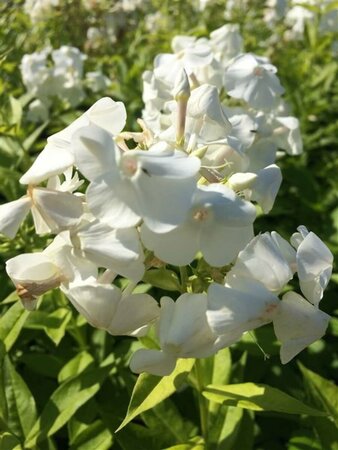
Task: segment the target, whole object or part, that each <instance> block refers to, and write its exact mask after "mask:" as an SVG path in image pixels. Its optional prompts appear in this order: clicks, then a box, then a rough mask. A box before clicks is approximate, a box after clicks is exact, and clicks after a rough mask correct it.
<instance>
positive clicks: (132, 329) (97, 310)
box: [62, 278, 159, 336]
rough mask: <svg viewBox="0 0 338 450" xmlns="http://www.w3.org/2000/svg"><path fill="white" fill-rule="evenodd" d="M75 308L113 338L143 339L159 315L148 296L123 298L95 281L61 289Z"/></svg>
mask: <svg viewBox="0 0 338 450" xmlns="http://www.w3.org/2000/svg"><path fill="white" fill-rule="evenodd" d="M62 290H63V292H64V293H65V295H66V296H67V297H68V299H69V300H70V301H71V303H72V304H73V305H74V306H75V308H76V309H77V310H78V311H79V312H80V313H81V314H82V315H83V316H84V317H85V318H86V319H87V321H88V322H89V323H90V324H91V325H92V326H93V327H96V328H102V329H104V330H106V331H108V333H110V334H112V335H128V336H143V335H144V334H145V333H146V331H147V328H148V325H149V324H151V323H152V322H153V321H154V320H156V319H157V317H158V315H159V307H158V304H157V302H156V301H155V300H154V299H153V298H152V297H151V296H150V295H148V294H131V295H124V294H123V293H122V292H121V291H120V289H118V288H117V287H116V286H112V285H110V284H103V283H98V282H97V281H96V280H95V278H88V279H87V280H84V281H81V282H75V283H71V284H70V285H69V287H68V288H66V287H63V288H62Z"/></svg>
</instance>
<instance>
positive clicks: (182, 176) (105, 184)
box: [74, 125, 200, 233]
mask: <svg viewBox="0 0 338 450" xmlns="http://www.w3.org/2000/svg"><path fill="white" fill-rule="evenodd" d="M74 141H75V142H74V147H75V149H76V150H75V159H76V165H77V166H78V167H79V170H80V171H81V172H82V173H83V175H84V176H85V177H86V178H88V180H89V181H91V184H90V185H89V187H88V189H87V201H88V207H89V209H90V210H91V212H92V213H93V215H94V216H95V217H97V218H99V219H100V220H102V221H103V222H106V223H108V224H109V225H110V226H112V227H114V228H125V227H132V226H134V225H136V224H138V223H139V222H140V220H141V218H142V219H143V220H144V222H145V223H146V224H147V226H148V227H149V228H150V229H152V230H153V231H157V232H161V233H162V232H166V231H169V230H171V229H173V228H175V227H176V226H177V225H178V224H179V223H181V222H182V221H183V220H184V219H185V216H186V214H187V210H188V208H189V206H190V202H191V197H192V195H193V192H194V190H195V187H196V179H195V177H196V174H197V172H198V170H199V168H200V160H199V159H198V158H196V157H193V156H191V157H188V156H187V155H186V154H185V153H183V152H180V151H174V150H172V149H171V148H170V147H168V146H167V145H166V144H165V143H159V144H157V145H154V146H152V147H151V148H150V149H149V151H139V150H130V151H127V152H122V151H121V150H120V149H119V148H118V147H117V146H116V145H115V144H114V142H113V140H112V138H111V135H110V134H109V133H107V132H106V131H105V130H103V129H101V128H99V127H96V126H95V125H91V126H88V127H85V128H82V129H81V130H79V131H78V132H77V133H76V136H75V137H74Z"/></svg>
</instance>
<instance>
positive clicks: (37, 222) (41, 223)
mask: <svg viewBox="0 0 338 450" xmlns="http://www.w3.org/2000/svg"><path fill="white" fill-rule="evenodd" d="M31 214H32V217H33V222H34V228H35V231H36V234H39V235H44V234H48V233H51V232H52V230H51V228H50V227H49V226H48V224H47V223H46V221H45V220H44V218H43V217H42V216H41V214H40V212H39V210H38V208H37V207H36V206H35V205H32V207H31Z"/></svg>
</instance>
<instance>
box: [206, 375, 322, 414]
mask: <svg viewBox="0 0 338 450" xmlns="http://www.w3.org/2000/svg"><path fill="white" fill-rule="evenodd" d="M203 395H204V396H205V397H206V398H207V399H209V400H212V401H214V402H217V403H222V404H226V405H231V406H238V407H240V408H244V409H252V410H254V411H275V412H282V413H287V414H308V415H314V416H325V415H326V413H325V412H324V411H319V410H318V409H315V408H312V407H311V406H307V405H305V404H304V403H303V402H301V401H300V400H297V399H296V398H294V397H291V396H290V395H288V394H285V393H284V392H282V391H280V390H279V389H276V388H273V387H271V386H267V385H264V384H255V383H241V384H229V385H227V386H217V385H210V386H207V387H206V389H205V391H204V392H203Z"/></svg>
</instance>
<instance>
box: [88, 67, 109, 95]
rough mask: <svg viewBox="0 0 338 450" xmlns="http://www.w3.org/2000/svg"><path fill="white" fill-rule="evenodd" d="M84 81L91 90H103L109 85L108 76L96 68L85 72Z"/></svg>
mask: <svg viewBox="0 0 338 450" xmlns="http://www.w3.org/2000/svg"><path fill="white" fill-rule="evenodd" d="M86 83H87V86H88V88H89V89H90V90H91V91H93V92H100V91H104V90H105V89H107V88H108V87H109V86H110V85H111V81H110V80H109V78H108V77H106V76H105V75H104V74H103V73H102V72H100V71H98V70H96V71H94V72H87V73H86Z"/></svg>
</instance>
